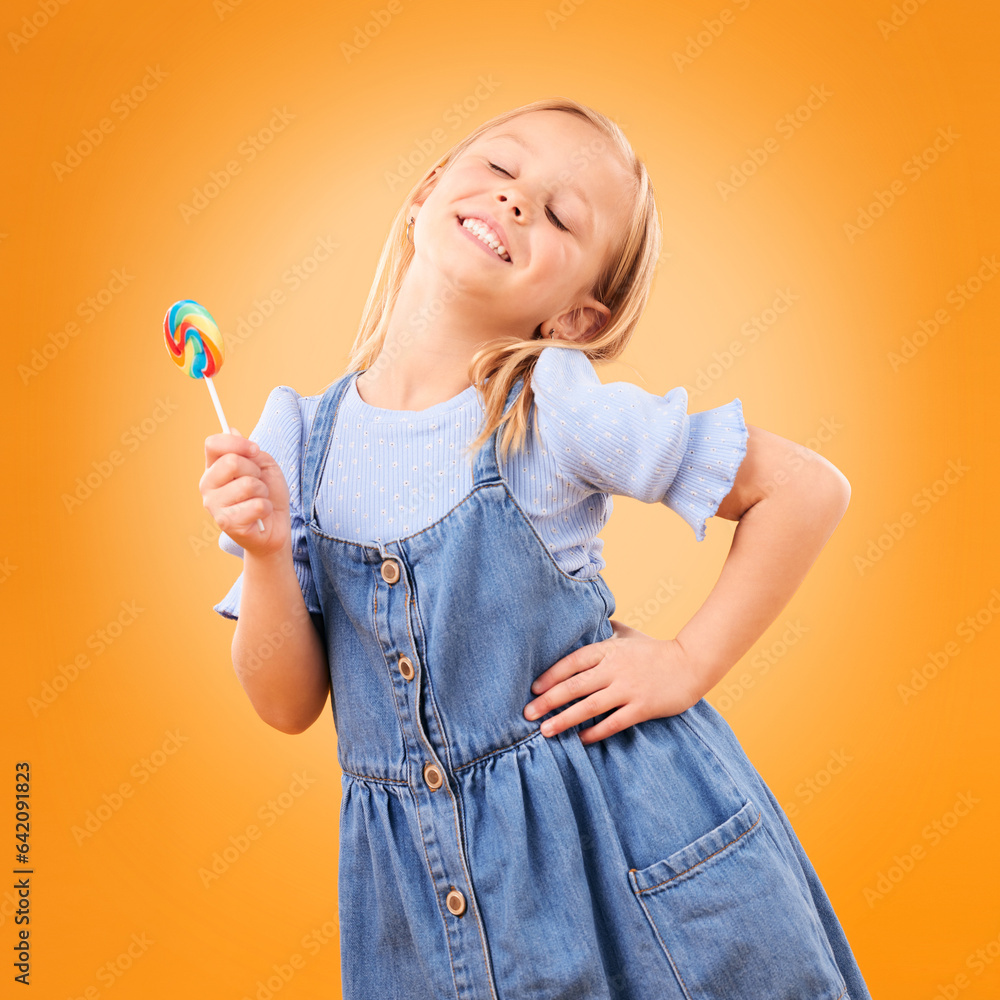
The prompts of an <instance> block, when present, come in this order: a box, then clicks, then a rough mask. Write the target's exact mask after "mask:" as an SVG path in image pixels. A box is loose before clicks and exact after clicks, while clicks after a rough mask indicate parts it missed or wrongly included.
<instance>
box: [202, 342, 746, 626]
mask: <svg viewBox="0 0 1000 1000" xmlns="http://www.w3.org/2000/svg"><path fill="white" fill-rule="evenodd" d="M532 389H533V391H534V397H535V410H534V411H533V412H534V413H537V422H538V433H537V434H536V432H535V427H534V421H531V420H529V424H528V437H527V440H526V442H525V448H524V449H522V450H520V451H518V452H512V453H510V454H509V455H508V456H507V460H506V462H505V463H503V464H502V471H503V474H504V476H505V478H506V479H507V482H508V484H509V486H510V489H511V492H512V493H513V495H514V498H515V500H516V501H517V503H518V504H519V505H520V507H521V508H522V510H523V511H524V512H525V514H526V515H527V516H528V518H529V520H530V521H531V522H532V524H533V526H534V527H535V529H536V531H537V532H538V533H539V535H540V536H541V538H542V540H543V541H544V542H545V544H546V546H547V547H548V549H549V551H550V552H551V553H552V556H553V558H554V559H555V561H556V563H557V564H558V565H559V567H560V568H561V569H562V570H563V572H565V573H567V574H569V575H571V576H575V577H580V578H590V577H593V576H596V575H597V574H598V573H599V572H600V571H601V570H602V569H603V568H604V565H605V563H604V559H603V558H602V556H601V552H602V549H603V546H604V542H603V540H602V539H601V538H599V537H597V536H598V533H599V532H600V531H601V529H602V528H603V527H604V525H605V524H606V523H607V520H608V517H609V516H610V515H611V512H612V510H613V499H612V495H613V494H617V495H620V496H630V497H634V498H636V499H638V500H642V501H643V502H646V503H654V502H656V503H663V504H664V505H666V506H667V507H669V508H671V509H672V510H674V511H675V512H676V513H678V514H679V515H680V516H681V517H682V518H683V519H684V520H685V521H686V522H687V523H688V524H689V525H691V528H692V529H693V531H694V533H695V538H696V539H697V540H698V541H702V540H703V539H704V537H705V522H706V521H707V519H708V518H709V517H711V516H712V515H713V514H714V513H715V511H716V510H717V509H718V506H719V504H720V503H721V502H722V499H723V497H725V496H726V494H727V493H728V492H729V491H730V490H731V489H732V484H733V480H734V479H735V476H736V471H737V469H738V468H739V465H740V463H741V461H742V460H743V457H744V456H745V454H746V441H747V430H746V425H745V423H744V421H743V409H742V404H741V401H740V400H739V399H738V398H737V399H734V400H732V401H731V402H729V403H727V404H726V405H724V406H720V407H716V408H715V409H712V410H705V411H702V412H699V413H691V414H689V413H688V412H687V402H688V399H687V392H686V390H685V389H683V388H682V387H677V388H674V389H671V390H670V391H669V392H668V393H667V394H666V395H665V396H657V395H656V394H654V393H650V392H647V391H646V390H644V389H641V388H640V387H638V386H635V385H632V384H631V383H628V382H610V383H608V384H606V385H605V384H602V383H601V381H600V379H599V378H598V375H597V372H596V370H595V369H594V366H593V365H592V364H591V362H590V360H589V359H588V358H587V357H586V355H584V354H583V353H582V352H580V351H577V350H574V349H571V348H560V347H547V348H545V349H544V350H543V351H542V352H541V354H540V356H539V358H538V361H537V362H536V365H535V368H534V371H533V373H532ZM319 400H320V396H319V395H316V396H300V395H299V394H298V393H297V392H296V391H295V390H294V389H291V388H289V387H288V386H278V387H276V388H275V389H273V390H272V391H271V393H270V395H269V396H268V398H267V401H266V403H265V405H264V411H263V413H262V414H261V418H260V420H259V421H258V423H257V426H256V427H255V428H254V430H253V432H252V433H251V435H250V437H251V439H252V440H254V441H256V442H257V443H258V444H259V445H260V447H261V448H262V449H263V450H264V451H266V452H267V453H268V454H270V455H271V456H272V457H273V458H274V459H275V460H276V461H277V462H278V464H279V465H280V466H281V468H282V471H283V472H284V474H285V479H286V481H287V483H288V489H289V495H290V501H291V522H292V554H293V560H294V566H295V572H296V576H297V577H298V580H299V583H300V584H301V586H302V593H303V596H304V598H305V602H306V606H307V607H308V608H309V610H310V611H313V612H315V613H318V612H319V604H318V601H317V595H316V592H315V588H314V585H313V581H312V574H311V571H310V567H309V560H308V554H307V543H306V536H305V531H306V526H305V521H304V518H303V514H302V497H301V488H300V482H299V464H300V462H301V453H302V447H303V444H304V437H303V435H304V434H305V433H307V432H308V428H309V426H310V424H311V422H312V417H313V415H314V413H315V412H316V407H317V405H318V403H319ZM482 416H483V412H482V408H481V406H480V403H479V398H478V395H477V393H476V389H475V387H474V386H468V387H467V388H466V389H464V390H463V391H462V392H460V393H458V394H457V395H456V396H453V397H452V398H451V399H447V400H444V401H442V402H441V403H438V404H436V405H435V406H432V407H429V408H427V409H424V410H387V409H382V408H380V407H376V406H371V405H369V404H368V403H366V402H365V401H364V400H363V399H362V398H361V396H360V395H359V394H358V391H357V387H356V385H355V381H354V379H352V380H351V381H350V383H349V385H348V388H347V391H346V392H345V393H344V397H343V400H342V401H341V405H340V411H339V412H338V414H337V420H336V424H335V426H334V430H333V440H332V441H331V446H330V453H329V457H328V460H327V466H326V470H325V474H324V476H323V481H322V484H321V487H320V491H319V496H318V500H317V515H318V519H319V524H320V527H321V528H322V529H323V531H324V532H326V533H328V534H331V535H334V536H336V537H338V538H344V539H348V540H350V541H356V542H366V543H371V542H374V541H376V540H379V541H383V542H385V541H391V540H392V539H395V538H399V537H402V536H404V535H409V534H413V533H414V532H417V531H419V530H421V529H422V528H424V527H426V526H427V525H428V524H431V523H433V522H434V521H436V520H438V518H440V517H442V516H443V515H444V514H446V513H447V512H448V511H449V510H451V508H452V507H454V506H455V505H456V504H457V503H459V502H460V501H461V500H462V499H463V498H464V497H465V496H466V495H467V494H468V493H469V491H470V490H471V489H472V468H471V464H470V461H469V459H468V457H467V454H466V452H465V451H464V449H465V448H466V446H467V445H468V444H469V443H470V442H471V441H472V439H473V438H474V437H475V436H476V434H477V433H478V431H479V427H480V424H481V420H482ZM219 546H220V548H222V549H223V551H225V552H229V553H231V554H233V555H236V556H240V557H242V555H243V550H242V549H241V548H240V547H239V546H238V545H237V544H236V543H235V542H233V540H232V539H231V538H229V536H228V535H226V534H225V533H223V534H222V535H220V538H219ZM241 585H242V574H240V576H239V577H238V578H237V580H236V582H235V583H234V584H233V586H232V588H231V589H230V591H229V593H228V594H227V595H226V597H225V598H224V599H223V600H222V601H220V602H219V603H218V604H216V605H215V606H214V610H215V611H217V612H218V613H219V614H221V615H223V616H224V617H227V618H236V617H238V615H239V595H240V589H241Z"/></svg>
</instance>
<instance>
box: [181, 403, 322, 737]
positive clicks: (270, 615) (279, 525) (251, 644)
mask: <svg viewBox="0 0 1000 1000" xmlns="http://www.w3.org/2000/svg"><path fill="white" fill-rule="evenodd" d="M293 405H296V406H297V404H294V403H293ZM296 415H297V411H296ZM268 419H270V418H268ZM274 419H275V420H277V419H278V418H277V417H275V418H274ZM262 423H265V425H266V422H265V420H264V419H262ZM205 466H206V468H205V472H204V474H203V475H202V477H201V481H200V483H199V488H200V490H201V493H202V498H203V501H202V502H203V504H204V506H205V507H206V508H207V509H208V510H209V511H210V512H211V513H212V516H213V517H214V518H215V521H216V523H217V524H218V525H219V527H220V528H221V529H222V530H223V531H224V532H226V533H227V535H228V536H229V537H230V538H231V539H232V540H233V541H234V542H236V544H237V545H239V546H240V547H241V548H242V550H243V574H242V575H243V582H242V588H241V593H240V605H239V610H240V613H239V618H238V621H237V625H236V632H235V634H234V636H233V647H232V656H233V666H234V668H235V670H236V674H237V676H238V677H239V679H240V683H241V684H242V685H243V689H244V691H246V693H247V695H248V697H249V698H250V701H251V703H252V704H253V707H254V709H255V710H256V711H257V714H258V715H259V716H260V717H261V718H262V719H263V720H264V721H265V722H266V723H267V724H268V725H270V726H273V727H274V728H275V729H279V730H281V731H282V732H284V733H301V732H303V731H304V730H306V729H308V728H309V726H311V725H312V724H313V723H314V722H315V721H316V719H317V718H318V717H319V715H320V713H321V712H322V711H323V706H324V705H325V704H326V696H327V694H328V693H329V690H330V675H329V671H328V667H327V659H326V649H325V645H324V643H323V642H322V640H321V639H320V636H319V630H318V628H317V626H316V625H314V624H313V621H312V619H311V616H310V613H309V610H308V607H307V605H306V602H305V599H304V597H303V595H302V587H301V586H300V584H299V581H298V578H297V576H296V572H295V564H294V559H293V554H292V529H291V512H290V506H289V505H290V498H289V491H288V484H287V483H286V481H285V478H284V475H283V473H282V471H281V468H280V466H279V465H278V463H277V462H276V461H275V459H274V458H273V457H272V456H271V455H270V454H268V453H267V452H266V451H263V450H262V449H261V448H260V447H259V445H257V443H256V442H254V441H250V440H248V439H247V438H244V437H242V436H241V435H240V434H238V433H233V434H213V435H210V436H209V437H208V438H206V439H205ZM257 518H261V520H262V521H263V523H264V528H265V530H264V531H263V532H260V531H259V530H258V528H257Z"/></svg>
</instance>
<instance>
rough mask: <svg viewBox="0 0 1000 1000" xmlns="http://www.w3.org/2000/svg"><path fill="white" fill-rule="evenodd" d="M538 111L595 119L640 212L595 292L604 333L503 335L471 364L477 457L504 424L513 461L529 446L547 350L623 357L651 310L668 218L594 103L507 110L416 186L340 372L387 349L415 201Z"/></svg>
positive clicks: (621, 137)
mask: <svg viewBox="0 0 1000 1000" xmlns="http://www.w3.org/2000/svg"><path fill="white" fill-rule="evenodd" d="M532 111H564V112H567V113H569V114H574V115H578V116H579V117H580V118H583V119H584V120H585V121H588V122H590V124H591V125H593V126H594V127H595V128H596V129H597V130H598V131H599V132H600V133H601V134H602V136H603V137H604V139H606V140H608V142H609V143H610V146H611V150H612V151H613V152H615V153H617V154H618V156H619V158H620V159H621V161H622V162H623V164H625V166H626V168H627V169H628V171H629V173H630V174H631V176H632V178H633V181H634V185H633V193H632V205H631V207H632V210H631V213H630V214H629V217H628V218H627V219H626V221H625V224H624V227H623V231H622V232H621V233H620V235H619V238H618V241H617V245H615V246H612V247H611V248H610V249H609V252H608V254H607V257H606V260H605V264H604V267H603V269H602V270H601V273H600V274H599V275H598V276H597V280H596V281H595V283H594V287H593V289H592V290H591V294H592V295H593V296H594V297H595V298H596V299H598V300H599V301H600V302H602V303H603V304H604V305H606V306H607V307H608V309H609V310H610V312H611V315H610V317H609V319H608V321H607V323H606V324H605V325H604V327H603V328H602V329H600V330H599V331H598V333H597V334H596V335H594V336H592V337H591V338H590V339H589V340H587V341H585V342H583V343H579V342H576V341H555V342H553V341H552V340H550V339H549V338H548V337H546V336H544V334H543V335H542V336H541V337H540V338H539V333H538V332H536V335H535V338H533V339H529V340H525V339H523V338H521V337H518V336H515V335H511V336H506V337H498V338H496V339H494V340H492V341H490V342H489V343H488V344H486V345H484V346H482V347H480V348H479V349H478V350H477V351H476V353H475V354H474V355H473V357H472V360H471V362H470V364H469V381H470V382H471V383H472V384H473V385H475V386H476V387H477V389H478V390H479V393H480V396H481V398H482V401H483V402H482V406H483V413H484V417H483V423H482V427H481V430H480V433H479V436H478V437H477V438H476V439H475V441H473V442H471V443H470V445H469V447H468V452H469V454H470V455H474V454H475V452H477V451H478V450H479V448H480V447H481V446H482V445H483V444H484V443H485V442H486V441H487V440H488V439H489V436H490V435H491V434H492V433H493V431H494V430H495V429H496V428H497V427H499V426H500V425H501V423H505V424H506V426H505V427H504V430H503V432H502V434H501V435H500V437H499V440H498V445H499V448H498V450H499V452H500V455H501V457H502V458H505V457H506V455H507V452H508V450H509V449H510V448H511V447H513V448H515V450H519V449H520V448H521V447H522V446H523V444H524V441H525V438H526V436H527V420H528V414H529V413H530V410H531V402H532V400H533V398H534V393H533V392H532V391H531V372H532V370H533V368H534V366H535V361H536V360H537V358H538V356H539V354H541V352H542V350H544V349H545V348H546V347H551V346H558V347H559V348H560V349H562V350H577V351H583V353H584V354H586V355H587V357H588V358H590V360H591V361H592V362H607V361H613V360H614V359H616V358H617V357H619V356H620V355H621V353H622V352H623V351H624V350H625V347H626V346H627V344H628V342H629V340H630V339H631V337H632V333H633V331H634V330H635V327H636V324H637V323H638V321H639V317H640V316H641V315H642V312H643V310H644V309H645V307H646V302H647V301H648V299H649V293H650V289H651V286H652V281H653V275H654V273H655V271H656V266H657V262H658V259H659V256H660V242H661V235H660V220H659V217H658V215H657V210H656V202H655V200H654V196H653V187H652V184H651V182H650V179H649V174H648V172H647V170H646V166H645V164H644V163H643V162H642V161H641V160H640V159H639V158H638V157H637V156H636V154H635V151H634V150H633V149H632V146H631V144H630V143H629V141H628V139H627V138H626V137H625V134H624V132H622V130H621V128H620V127H619V126H618V125H617V124H616V123H615V122H613V121H612V120H611V119H610V118H608V117H607V116H605V115H603V114H601V113H600V112H598V111H595V110H594V109H593V108H590V107H587V106H586V105H584V104H579V103H577V102H576V101H573V100H571V99H569V98H563V97H556V98H545V99H542V100H538V101H533V102H532V103H530V104H525V105H522V106H521V107H518V108H513V109H512V110H510V111H505V112H503V113H501V114H499V115H497V116H496V117H494V118H491V119H490V120H489V121H486V122H484V123H483V124H482V125H480V126H479V127H478V128H476V129H474V130H473V131H472V132H470V133H469V134H468V135H467V136H466V137H465V138H464V139H461V140H460V141H459V142H458V143H456V145H455V146H453V147H452V148H451V149H450V150H449V151H448V152H447V153H446V154H445V155H444V156H442V157H440V158H439V159H438V161H437V162H436V163H435V164H434V165H433V166H431V167H429V168H428V169H427V171H426V172H425V173H424V175H423V176H422V177H421V178H420V179H419V180H418V181H417V182H416V183H415V184H414V185H413V187H412V188H411V189H410V192H409V193H408V194H407V196H406V198H405V200H404V202H403V204H402V205H401V206H400V208H399V211H398V212H397V213H396V215H395V217H394V218H393V220H392V224H391V226H390V227H389V235H388V236H387V237H386V241H385V244H384V246H383V247H382V253H381V255H380V257H379V261H378V267H377V268H376V270H375V277H374V280H373V281H372V285H371V289H370V291H369V293H368V299H367V301H366V302H365V306H364V310H363V311H362V315H361V322H360V324H359V327H358V332H357V335H356V336H355V339H354V344H353V345H352V347H351V353H350V357H349V359H348V363H347V367H346V369H345V371H344V372H343V373H341V376H339V377H341V378H342V377H343V376H344V375H346V374H348V373H349V372H357V371H362V370H364V369H366V368H369V367H371V366H372V364H373V362H374V361H375V360H376V358H378V357H379V355H380V354H381V353H382V349H383V346H384V344H385V337H386V331H387V329H388V324H389V318H390V316H391V314H392V310H393V307H394V305H395V303H396V299H397V297H398V295H399V290H400V287H401V286H402V282H403V278H404V276H405V275H406V272H407V270H408V268H409V265H410V261H411V260H412V259H413V253H414V249H413V244H412V243H410V242H409V240H408V239H407V238H406V227H407V220H408V218H409V215H410V210H411V206H412V204H413V202H414V200H415V199H416V198H417V196H418V195H419V194H420V192H421V190H422V189H423V187H424V185H425V184H426V183H427V181H428V180H429V179H430V178H431V176H432V175H433V174H434V172H435V171H436V170H438V169H442V168H446V165H447V164H448V163H449V162H451V161H452V160H454V159H455V158H456V157H458V156H459V155H460V154H461V153H462V152H464V150H465V149H466V148H467V147H468V146H469V145H470V144H471V143H473V142H475V141H476V140H477V139H478V138H479V137H480V136H482V135H483V134H484V133H485V132H487V131H489V130H490V129H493V128H495V127H497V126H498V125H503V124H505V123H506V122H509V121H510V120H511V119H513V118H517V117H518V116H520V115H525V114H529V113H531V112H532ZM604 148H605V145H604V143H603V142H602V143H600V145H599V149H600V150H603V149H604ZM521 376H523V377H524V385H523V387H522V390H521V392H520V393H519V394H518V396H517V398H516V400H515V402H514V403H513V405H512V406H511V407H510V409H509V410H508V411H507V413H506V414H505V413H504V412H503V406H504V403H505V402H506V399H507V394H508V392H509V391H510V388H511V386H512V385H514V383H515V381H516V380H517V379H518V378H519V377H521ZM334 381H336V379H335V380H334ZM330 385H333V382H331V383H330ZM327 388H329V386H328V387H327Z"/></svg>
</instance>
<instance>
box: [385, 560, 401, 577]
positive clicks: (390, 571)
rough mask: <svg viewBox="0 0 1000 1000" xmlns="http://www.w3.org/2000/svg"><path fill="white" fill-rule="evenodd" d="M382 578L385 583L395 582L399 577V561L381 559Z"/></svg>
mask: <svg viewBox="0 0 1000 1000" xmlns="http://www.w3.org/2000/svg"><path fill="white" fill-rule="evenodd" d="M382 579H383V580H385V582H386V583H395V582H396V581H397V580H398V579H399V563H398V562H396V560H395V559H385V560H383V562H382Z"/></svg>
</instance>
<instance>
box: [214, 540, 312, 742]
mask: <svg viewBox="0 0 1000 1000" xmlns="http://www.w3.org/2000/svg"><path fill="white" fill-rule="evenodd" d="M232 654H233V666H234V667H235V669H236V675H237V676H238V677H239V679H240V683H241V684H242V685H243V690H244V691H246V693H247V696H248V697H249V698H250V701H251V703H252V704H253V707H254V709H255V710H256V712H257V714H258V715H259V716H260V717H261V718H262V719H263V720H264V721H265V722H266V723H267V724H268V725H270V726H273V727H274V728H275V729H279V730H281V732H283V733H290V734H294V733H301V732H304V731H305V730H306V729H308V728H309V727H310V726H311V725H312V724H313V723H314V722H315V721H316V720H317V719H318V718H319V716H320V713H321V712H322V711H323V707H324V705H326V698H327V694H328V693H329V691H330V674H329V670H328V667H327V657H326V650H325V649H324V647H323V643H322V642H321V641H320V637H319V633H318V631H317V628H316V626H315V625H314V624H313V622H312V618H311V616H310V614H309V611H308V609H307V608H306V603H305V601H304V600H303V597H302V590H301V588H300V586H299V582H298V580H297V579H296V576H295V570H294V568H293V566H292V552H291V546H290V544H285V545H284V546H283V547H282V548H281V549H279V550H278V551H277V552H274V553H272V554H266V555H253V554H252V553H251V552H249V551H248V552H247V553H246V554H245V556H244V567H243V589H242V593H241V596H240V617H239V619H238V621H237V623H236V632H235V634H234V635H233V649H232Z"/></svg>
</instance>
